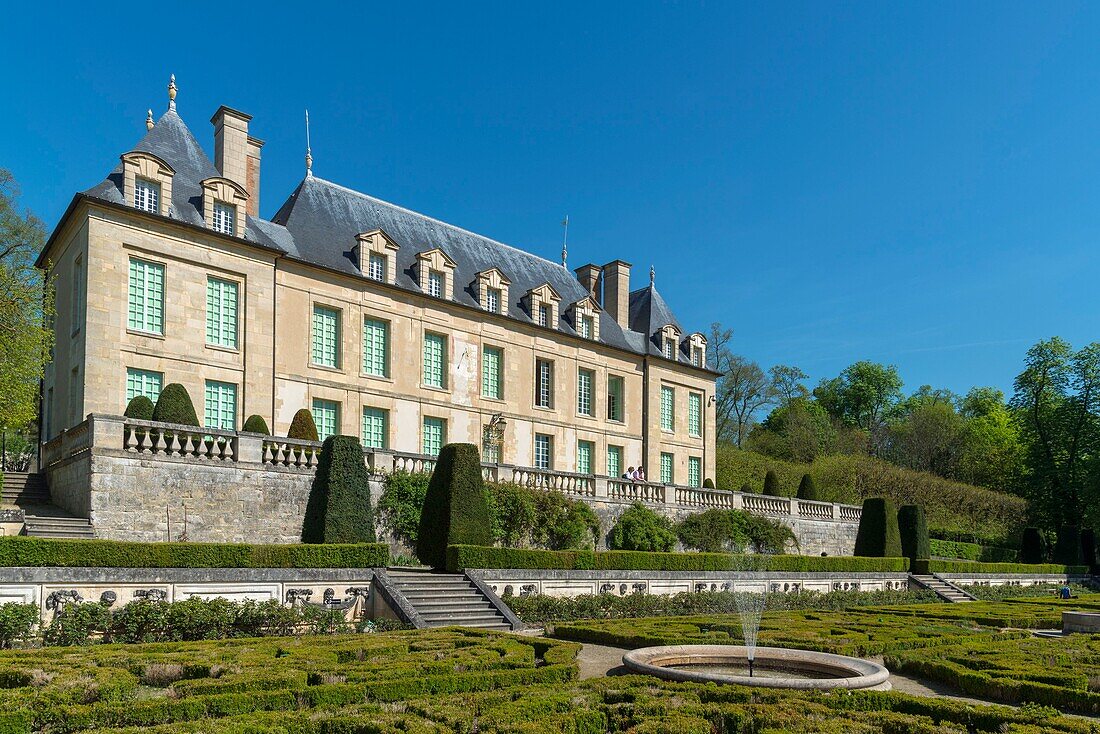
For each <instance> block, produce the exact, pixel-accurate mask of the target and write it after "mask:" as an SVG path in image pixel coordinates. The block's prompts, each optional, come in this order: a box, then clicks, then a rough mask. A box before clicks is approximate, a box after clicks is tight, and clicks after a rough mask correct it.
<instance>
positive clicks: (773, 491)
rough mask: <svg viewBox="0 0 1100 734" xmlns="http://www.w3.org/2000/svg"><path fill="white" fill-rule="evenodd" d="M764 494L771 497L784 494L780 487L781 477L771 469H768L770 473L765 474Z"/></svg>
mask: <svg viewBox="0 0 1100 734" xmlns="http://www.w3.org/2000/svg"><path fill="white" fill-rule="evenodd" d="M764 494H766V495H768V496H770V497H782V496H783V492H782V491H781V490H780V489H779V477H778V476H776V474H775V472H774V471H772V470H771V469H768V473H767V474H765V475H764Z"/></svg>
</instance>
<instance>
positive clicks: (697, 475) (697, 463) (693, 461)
mask: <svg viewBox="0 0 1100 734" xmlns="http://www.w3.org/2000/svg"><path fill="white" fill-rule="evenodd" d="M688 486H690V487H701V486H703V460H702V459H700V458H699V457H698V456H689V457H688Z"/></svg>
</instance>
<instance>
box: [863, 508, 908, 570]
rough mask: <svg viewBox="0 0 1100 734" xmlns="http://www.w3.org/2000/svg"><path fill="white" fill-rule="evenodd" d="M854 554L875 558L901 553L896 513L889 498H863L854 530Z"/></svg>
mask: <svg viewBox="0 0 1100 734" xmlns="http://www.w3.org/2000/svg"><path fill="white" fill-rule="evenodd" d="M856 555H857V556H871V557H875V558H879V557H894V556H900V555H901V538H900V537H899V531H898V514H897V511H896V510H894V503H893V502H890V500H887V499H884V498H882V497H869V498H867V499H865V500H863V513H862V514H861V515H860V518H859V530H857V531H856Z"/></svg>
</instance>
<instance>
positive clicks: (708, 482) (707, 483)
mask: <svg viewBox="0 0 1100 734" xmlns="http://www.w3.org/2000/svg"><path fill="white" fill-rule="evenodd" d="M703 489H714V480H713V479H711V478H710V477H707V478H706V479H704V480H703Z"/></svg>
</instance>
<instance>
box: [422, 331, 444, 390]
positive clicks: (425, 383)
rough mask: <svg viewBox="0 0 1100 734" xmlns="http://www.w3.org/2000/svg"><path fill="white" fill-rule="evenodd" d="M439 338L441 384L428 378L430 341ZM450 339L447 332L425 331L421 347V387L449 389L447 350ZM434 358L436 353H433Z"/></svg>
mask: <svg viewBox="0 0 1100 734" xmlns="http://www.w3.org/2000/svg"><path fill="white" fill-rule="evenodd" d="M437 339H438V340H439V342H440V346H439V384H434V383H433V382H430V381H429V380H428V343H429V342H431V341H434V340H437ZM448 343H449V340H448V338H447V335H446V334H440V333H439V332H436V331H425V332H424V337H423V341H422V343H421V349H420V359H421V371H420V385H421V387H425V388H428V389H429V390H447V389H448V384H449V380H448V379H447V377H448V375H447V369H448V367H447V365H448V359H447V357H448V354H447V350H448V349H449V346H448ZM433 358H434V355H433Z"/></svg>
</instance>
